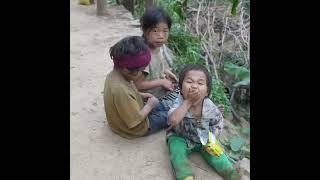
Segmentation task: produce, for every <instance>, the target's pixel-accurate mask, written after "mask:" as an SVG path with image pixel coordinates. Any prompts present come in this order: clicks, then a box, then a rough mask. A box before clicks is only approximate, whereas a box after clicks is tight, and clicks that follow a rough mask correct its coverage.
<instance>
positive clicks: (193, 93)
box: [186, 88, 201, 104]
mask: <svg viewBox="0 0 320 180" xmlns="http://www.w3.org/2000/svg"><path fill="white" fill-rule="evenodd" d="M186 96H187V97H186V99H187V100H189V101H190V102H191V103H192V104H195V103H196V102H197V101H199V100H200V97H201V96H200V91H199V89H198V88H197V89H195V88H190V89H189V91H188V93H187V95H186Z"/></svg>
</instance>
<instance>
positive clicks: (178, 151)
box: [168, 135, 193, 180]
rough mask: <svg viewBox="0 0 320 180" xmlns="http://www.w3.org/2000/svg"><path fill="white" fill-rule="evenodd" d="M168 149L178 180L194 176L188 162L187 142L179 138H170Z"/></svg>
mask: <svg viewBox="0 0 320 180" xmlns="http://www.w3.org/2000/svg"><path fill="white" fill-rule="evenodd" d="M168 147H169V153H170V161H171V164H172V167H173V170H174V173H175V176H176V179H178V180H182V179H184V178H186V177H188V176H193V172H192V169H191V166H190V164H189V162H188V151H187V142H186V141H185V139H184V138H182V137H179V136H174V135H173V136H170V137H169V138H168Z"/></svg>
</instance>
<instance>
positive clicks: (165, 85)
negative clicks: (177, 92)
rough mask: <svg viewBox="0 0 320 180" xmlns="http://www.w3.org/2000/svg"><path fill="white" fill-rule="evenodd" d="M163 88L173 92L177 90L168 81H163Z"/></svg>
mask: <svg viewBox="0 0 320 180" xmlns="http://www.w3.org/2000/svg"><path fill="white" fill-rule="evenodd" d="M161 81H162V87H163V88H165V89H166V90H169V91H173V90H174V88H175V85H174V84H173V83H172V82H171V81H170V80H168V79H162V80H161Z"/></svg>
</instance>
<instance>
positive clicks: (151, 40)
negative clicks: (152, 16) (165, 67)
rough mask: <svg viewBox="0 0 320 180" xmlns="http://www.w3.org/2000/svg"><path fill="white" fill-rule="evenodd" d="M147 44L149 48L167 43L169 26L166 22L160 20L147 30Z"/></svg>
mask: <svg viewBox="0 0 320 180" xmlns="http://www.w3.org/2000/svg"><path fill="white" fill-rule="evenodd" d="M145 36H146V39H147V41H148V44H150V45H151V46H152V47H151V48H159V47H161V46H162V45H163V44H165V43H167V40H168V36H169V28H168V25H167V23H165V22H160V23H158V24H157V25H156V26H155V27H153V28H150V29H148V30H147V33H146V34H145Z"/></svg>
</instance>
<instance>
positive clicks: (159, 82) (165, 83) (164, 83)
mask: <svg viewBox="0 0 320 180" xmlns="http://www.w3.org/2000/svg"><path fill="white" fill-rule="evenodd" d="M135 85H136V87H137V89H138V90H148V89H152V88H155V87H163V88H165V89H167V90H169V91H173V90H174V84H173V83H172V82H171V81H170V80H168V79H156V80H151V81H149V80H146V78H145V75H144V74H142V75H141V76H140V77H139V78H138V80H137V81H135Z"/></svg>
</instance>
